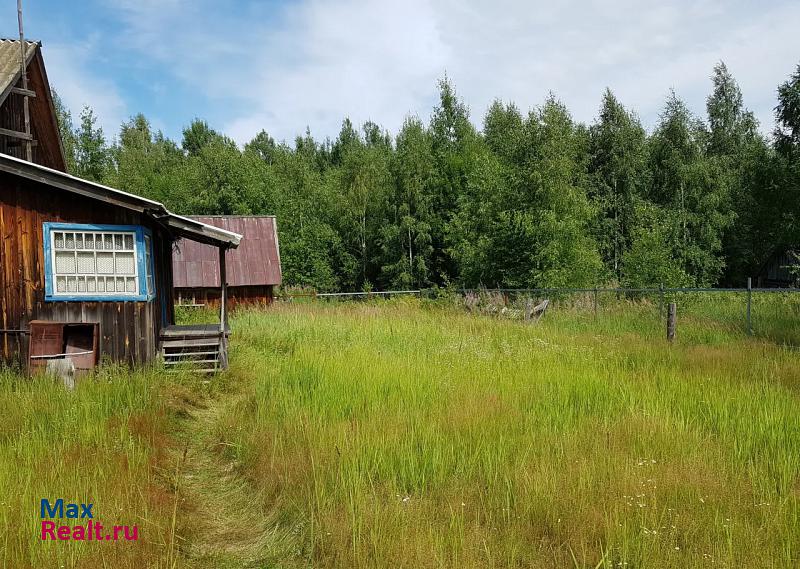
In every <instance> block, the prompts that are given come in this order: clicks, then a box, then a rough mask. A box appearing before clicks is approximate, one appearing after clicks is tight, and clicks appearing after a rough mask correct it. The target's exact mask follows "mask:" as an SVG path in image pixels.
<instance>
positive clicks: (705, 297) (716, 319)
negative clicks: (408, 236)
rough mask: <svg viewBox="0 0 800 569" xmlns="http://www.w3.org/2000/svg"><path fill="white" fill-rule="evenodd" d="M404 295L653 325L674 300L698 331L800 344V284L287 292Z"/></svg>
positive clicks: (517, 313)
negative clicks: (785, 286)
mask: <svg viewBox="0 0 800 569" xmlns="http://www.w3.org/2000/svg"><path fill="white" fill-rule="evenodd" d="M748 285H749V283H748ZM399 296H415V297H420V298H423V299H430V300H437V301H439V302H444V303H452V304H454V305H461V306H462V307H463V308H464V309H466V310H468V311H471V312H480V313H484V314H490V315H496V316H498V317H506V318H512V319H513V318H522V319H524V318H525V316H526V314H528V313H529V310H530V307H531V306H536V305H539V304H540V303H541V302H542V301H543V300H548V301H549V305H548V311H550V312H553V311H555V312H570V313H572V314H574V315H578V316H580V317H583V318H587V319H593V320H597V319H603V318H604V317H610V316H620V315H622V314H627V315H629V316H630V315H634V316H635V317H637V318H642V319H645V320H648V321H650V323H651V324H656V323H658V325H659V326H660V325H661V323H665V322H666V314H667V306H668V304H669V303H671V302H674V303H676V305H677V308H678V320H679V324H681V325H682V327H683V328H684V329H685V327H686V326H691V325H694V324H698V326H697V327H696V328H697V329H698V330H699V329H700V328H701V327H704V328H708V327H709V326H710V327H712V328H714V327H716V328H725V329H729V330H733V331H737V332H742V333H745V334H750V335H754V336H761V337H769V338H772V339H775V340H778V341H780V342H782V343H789V344H794V345H800V289H777V288H756V287H752V286H744V287H741V288H695V287H680V288H669V287H651V288H629V287H616V288H608V287H594V288H495V289H487V288H480V289H414V290H390V291H372V292H336V293H303V294H299V295H292V294H285V295H283V296H282V298H284V299H287V300H293V299H295V298H301V297H304V298H307V299H316V300H320V301H342V300H361V301H364V300H369V299H387V298H392V297H399ZM700 325H702V326H700ZM659 329H660V328H659Z"/></svg>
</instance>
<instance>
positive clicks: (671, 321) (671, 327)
mask: <svg viewBox="0 0 800 569" xmlns="http://www.w3.org/2000/svg"><path fill="white" fill-rule="evenodd" d="M677 312H678V309H677V306H676V305H675V303H674V302H670V303H669V307H668V310H667V340H669V341H670V342H673V341H675V320H676V316H677Z"/></svg>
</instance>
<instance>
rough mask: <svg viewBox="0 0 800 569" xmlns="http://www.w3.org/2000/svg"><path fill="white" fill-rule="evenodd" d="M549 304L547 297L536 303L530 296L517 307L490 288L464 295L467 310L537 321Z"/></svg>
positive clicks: (504, 296)
mask: <svg viewBox="0 0 800 569" xmlns="http://www.w3.org/2000/svg"><path fill="white" fill-rule="evenodd" d="M517 304H520V303H519V302H518V303H517ZM549 305H550V301H549V300H548V299H544V300H542V301H541V302H539V303H538V304H536V303H534V300H533V299H532V298H525V299H524V301H523V302H522V303H521V305H520V307H519V308H517V307H515V306H513V305H512V306H509V301H508V295H506V294H503V293H501V292H497V291H490V290H487V291H480V292H477V291H468V292H467V293H465V295H464V308H465V309H466V310H467V312H471V313H475V314H486V315H489V316H496V317H499V318H509V319H512V320H525V321H529V322H538V321H539V319H540V318H541V317H542V316H544V313H545V312H546V311H547V307H548V306H549Z"/></svg>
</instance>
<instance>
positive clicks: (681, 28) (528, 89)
mask: <svg viewBox="0 0 800 569" xmlns="http://www.w3.org/2000/svg"><path fill="white" fill-rule="evenodd" d="M645 4H647V3H646V2H642V1H637V0H618V1H616V2H614V3H613V4H611V3H609V2H601V1H599V0H595V1H582V2H579V1H564V2H549V1H548V2H544V1H534V2H532V1H527V0H490V1H484V0H471V1H468V0H407V1H405V2H388V1H374V0H341V1H337V2H332V1H326V0H302V1H300V2H294V3H289V4H286V5H283V6H281V5H277V6H276V5H275V4H269V5H260V4H253V5H250V4H242V5H237V6H235V7H234V6H232V5H230V4H227V3H224V4H219V3H210V2H188V1H187V0H169V1H168V2H156V1H155V0H147V1H144V2H142V1H134V0H117V3H116V6H117V10H118V13H119V15H120V18H121V19H122V21H123V22H125V24H126V26H127V33H126V34H125V36H124V41H127V42H128V44H129V45H130V46H131V47H133V48H135V49H138V50H139V51H140V53H141V55H142V56H143V57H148V58H155V59H156V60H160V61H162V62H163V63H164V64H165V65H163V68H164V69H165V70H168V71H169V72H170V73H172V74H173V75H174V76H175V77H176V78H177V79H178V80H179V81H182V82H184V83H185V84H186V85H189V86H191V87H193V88H194V89H197V90H200V91H202V92H203V93H204V94H205V95H206V97H207V100H208V101H210V102H211V103H212V104H213V107H214V108H213V109H203V108H198V109H192V114H193V115H198V116H216V117H222V119H221V122H222V124H221V125H219V126H221V127H222V128H223V130H225V131H226V132H227V133H228V134H230V135H232V136H233V137H234V138H235V139H236V140H238V141H240V142H244V141H246V140H248V139H249V138H250V137H251V136H253V135H254V134H255V133H256V132H258V131H259V130H260V129H262V128H264V129H266V130H267V131H268V132H269V133H270V134H272V135H273V136H275V137H276V138H278V139H287V140H291V139H292V138H293V137H294V136H295V135H296V134H300V133H302V132H303V131H304V130H305V127H306V126H309V127H310V128H311V130H312V132H313V133H314V134H315V135H317V136H335V135H336V133H337V132H338V129H339V126H340V123H341V120H342V119H343V118H344V117H345V116H349V117H350V118H351V119H352V120H354V121H355V122H357V123H358V122H363V121H365V120H374V121H375V122H378V123H379V124H381V125H383V126H385V127H387V128H389V129H390V130H392V131H396V129H397V128H398V127H399V126H400V124H401V123H402V120H403V118H404V117H405V116H406V115H408V114H409V113H411V114H419V115H420V116H422V117H427V116H428V115H429V113H430V111H431V107H432V106H433V104H434V103H435V97H436V80H437V79H438V78H440V77H441V76H442V75H443V74H444V73H445V72H447V74H448V75H449V76H450V77H451V78H452V79H453V81H454V83H455V85H456V88H457V90H458V92H459V93H460V94H461V95H462V96H463V97H464V99H465V100H466V102H467V103H468V105H469V106H470V107H471V109H472V115H473V120H474V121H475V122H476V124H480V122H481V119H482V116H483V113H484V112H485V110H486V108H487V106H488V105H489V103H490V102H491V101H492V99H494V98H495V97H497V98H501V99H503V100H511V101H514V102H516V103H517V105H518V106H519V107H520V108H522V109H523V110H526V109H528V108H530V107H532V106H535V105H537V104H539V103H541V102H542V100H543V99H544V97H545V96H546V94H547V92H548V91H551V90H552V91H554V92H555V93H556V94H557V95H558V96H559V97H560V98H562V99H563V100H564V102H565V103H566V104H567V106H568V107H569V108H570V109H571V110H572V112H573V113H574V115H575V118H576V119H578V120H581V121H585V122H590V121H591V120H592V119H593V118H594V116H595V115H596V112H597V108H598V106H599V103H600V96H601V94H602V91H603V90H604V89H605V87H607V86H608V87H610V88H611V89H612V90H614V91H615V92H616V93H617V95H618V96H619V98H620V99H621V100H622V101H623V103H624V104H626V105H627V106H628V107H630V108H632V109H634V110H636V111H637V112H638V113H639V114H640V116H641V117H642V118H643V120H644V122H645V125H646V126H648V127H652V126H653V125H654V123H655V121H656V120H657V116H658V113H659V111H660V109H661V106H662V104H663V101H664V99H665V97H666V95H667V93H668V91H669V89H670V88H673V87H674V88H675V89H676V91H677V92H678V94H679V96H682V97H684V98H685V99H686V100H687V101H688V102H689V105H690V107H691V108H692V109H693V110H694V111H695V112H696V113H698V114H700V115H702V114H703V113H704V105H705V97H706V96H707V94H708V92H709V90H710V81H709V76H710V74H711V71H712V68H713V66H714V64H715V63H716V62H717V61H719V60H724V61H725V62H726V63H727V64H728V67H729V68H730V69H731V70H732V71H733V73H734V75H735V76H736V78H737V80H738V81H739V83H740V85H741V87H742V90H743V92H744V96H745V104H746V105H747V106H749V107H750V108H751V109H752V110H754V111H755V113H756V115H757V116H758V118H759V119H760V120H761V122H762V130H764V131H765V132H766V131H769V130H770V129H771V127H772V107H774V105H775V88H776V87H777V85H778V84H779V83H780V82H781V81H783V80H785V78H786V77H787V76H788V75H789V74H790V73H791V72H792V71H793V70H794V68H795V66H796V65H797V63H798V58H799V57H800V56H799V55H798V54H800V34H798V33H796V25H797V22H798V21H800V4H798V3H796V2H790V1H786V2H773V3H770V4H768V5H767V4H763V3H762V4H761V5H758V4H755V3H751V2H748V1H747V0H734V1H723V0H695V1H691V0H664V1H662V2H658V3H651V5H649V6H645Z"/></svg>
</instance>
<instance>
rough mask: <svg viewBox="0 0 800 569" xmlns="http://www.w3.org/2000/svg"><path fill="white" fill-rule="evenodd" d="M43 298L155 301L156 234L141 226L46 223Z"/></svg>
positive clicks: (43, 228)
mask: <svg viewBox="0 0 800 569" xmlns="http://www.w3.org/2000/svg"><path fill="white" fill-rule="evenodd" d="M42 230H43V233H44V259H45V261H44V270H45V300H47V301H60V302H69V301H147V300H151V299H153V298H154V297H155V294H156V290H155V271H154V267H153V234H152V233H151V231H150V230H149V229H147V228H146V227H142V226H140V225H87V224H76V223H44V224H43V227H42Z"/></svg>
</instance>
